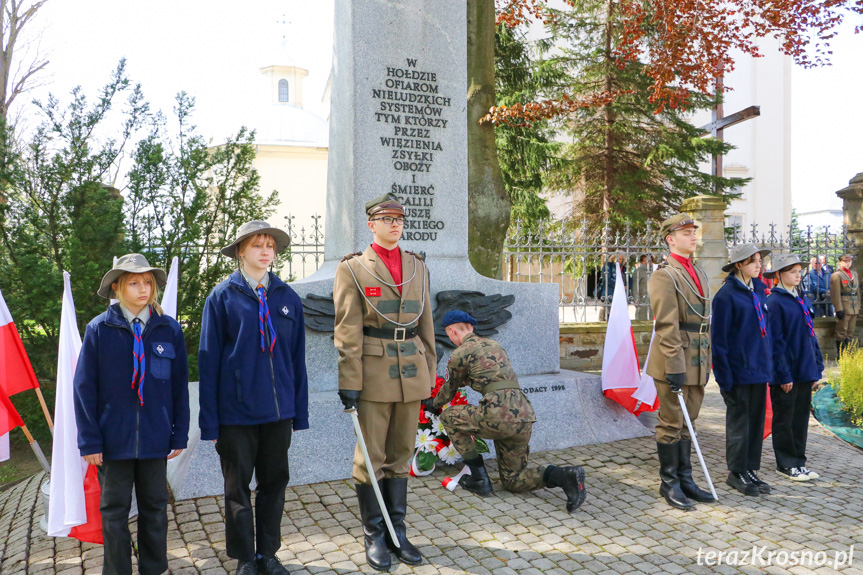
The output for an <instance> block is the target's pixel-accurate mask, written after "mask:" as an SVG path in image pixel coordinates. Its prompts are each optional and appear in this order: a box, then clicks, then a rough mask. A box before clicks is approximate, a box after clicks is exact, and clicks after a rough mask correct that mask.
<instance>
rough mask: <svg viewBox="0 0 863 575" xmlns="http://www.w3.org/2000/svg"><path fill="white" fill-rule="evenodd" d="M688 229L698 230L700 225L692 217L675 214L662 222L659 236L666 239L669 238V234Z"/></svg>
mask: <svg viewBox="0 0 863 575" xmlns="http://www.w3.org/2000/svg"><path fill="white" fill-rule="evenodd" d="M688 227H692V228H698V224H696V223H695V220H693V219H692V216H690V215H689V214H685V213H683V214H675V215H673V216H671V217H670V218H668V219H667V220H665V221H664V222H662V226H661V227H660V228H659V236H660V237H661V238H662V239H665V238H666V237H668V234H670V233H672V232H676V231H677V230H681V229H683V228H688Z"/></svg>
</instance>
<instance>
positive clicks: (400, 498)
mask: <svg viewBox="0 0 863 575" xmlns="http://www.w3.org/2000/svg"><path fill="white" fill-rule="evenodd" d="M366 213H367V215H368V217H369V223H368V225H369V230H371V231H372V233H373V234H374V243H373V244H372V245H371V246H369V247H368V248H367V249H366V250H365V251H364V252H362V253H356V254H350V255H348V256H346V257H345V259H344V260H342V262H341V263H340V264H339V266H338V268H337V269H336V277H335V285H334V287H333V299H334V302H335V309H336V320H335V345H336V349H338V352H339V397H340V398H341V400H342V403H343V404H344V406H345V408H346V409H350V408H352V407H355V408H357V415H358V417H359V421H360V426H361V428H362V431H363V436H364V438H365V441H366V445H367V447H368V451H369V457H370V458H371V463H372V467H373V468H374V469H372V470H369V469H366V466H365V463H364V461H363V456H362V452H361V451H360V449H359V446H357V449H356V451H355V453H354V471H353V476H354V481H355V482H356V488H357V499H358V500H359V504H360V514H361V516H362V522H363V532H364V534H365V538H364V540H365V549H366V559H367V560H368V562H369V564H370V565H371V566H372V567H374V568H375V569H379V570H383V571H386V570H387V569H389V567H390V565H391V560H390V555H389V551H388V547H389V549H392V550H393V551H394V552H395V553H396V556H397V557H398V558H399V559H400V560H401V561H402V562H404V563H408V564H410V565H417V564H419V563H421V562H422V555H420V552H419V551H418V550H417V548H416V547H415V546H413V545H412V544H411V543H410V541H408V540H407V537H406V530H405V524H404V518H405V514H406V512H407V478H408V475H409V474H410V459H411V456H412V455H413V453H414V444H415V441H416V432H417V424H418V422H419V418H418V415H419V410H420V402H421V401H422V400H423V399H425V398H427V397H428V396H429V394H430V392H431V388H432V386H433V385H434V380H435V372H436V368H437V357H436V354H435V346H434V324H433V321H432V307H431V295H430V293H429V274H428V268H427V267H426V265H425V262H424V261H423V258H422V257H420V256H418V255H416V254H413V253H411V252H407V251H404V250H402V249H401V248H399V246H398V241H399V239H400V238H401V235H402V231H403V230H404V217H405V212H404V208H403V207H402V205H401V204H400V203H399V202H398V200H397V199H396V198H395V196H393V195H391V194H387V195H385V196H383V197H381V198H378V199H376V200H372V201H371V202H369V203H367V204H366ZM372 481H379V482H380V487H381V491H382V493H383V497H384V502H385V504H386V507H387V510H388V511H389V516H390V519H391V520H392V523H393V526H394V528H395V531H396V534H397V536H398V539H399V545H400V547H399V548H396V547H395V545H394V544H393V542H392V541H390V539H389V533H388V532H387V529H386V524H385V522H384V519H383V513H382V511H381V509H380V506H379V505H378V502H377V499H376V497H375V494H374V490H373V488H372V484H371V482H372Z"/></svg>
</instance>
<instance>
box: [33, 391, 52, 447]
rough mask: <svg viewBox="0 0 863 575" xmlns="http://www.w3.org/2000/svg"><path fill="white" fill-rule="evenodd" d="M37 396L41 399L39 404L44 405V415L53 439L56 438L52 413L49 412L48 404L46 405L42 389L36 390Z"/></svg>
mask: <svg viewBox="0 0 863 575" xmlns="http://www.w3.org/2000/svg"><path fill="white" fill-rule="evenodd" d="M35 389H36V395H37V396H38V397H39V403H41V404H42V413H44V414H45V420H46V421H47V422H48V430H49V431H50V432H51V437H54V420H52V419H51V412H50V411H48V404H47V403H45V397H44V396H43V395H42V389H41V388H38V387H37V388H35Z"/></svg>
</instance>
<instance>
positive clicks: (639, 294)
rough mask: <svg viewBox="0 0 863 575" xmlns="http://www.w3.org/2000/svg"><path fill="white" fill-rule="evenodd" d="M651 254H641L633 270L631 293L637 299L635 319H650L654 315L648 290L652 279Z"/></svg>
mask: <svg viewBox="0 0 863 575" xmlns="http://www.w3.org/2000/svg"><path fill="white" fill-rule="evenodd" d="M651 273H652V272H651V269H650V256H648V255H647V254H641V256H639V258H638V264H636V266H635V270H633V272H632V286H631V293H632V295H633V299H634V300H635V304H636V308H635V319H637V320H649V319H651V318H652V317H653V314H652V313H651V311H650V295H649V294H648V292H647V281H648V280H649V279H650V274H651Z"/></svg>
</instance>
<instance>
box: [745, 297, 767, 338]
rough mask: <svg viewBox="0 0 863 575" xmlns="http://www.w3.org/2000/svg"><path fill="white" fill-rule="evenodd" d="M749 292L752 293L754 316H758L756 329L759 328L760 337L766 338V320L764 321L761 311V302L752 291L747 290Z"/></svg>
mask: <svg viewBox="0 0 863 575" xmlns="http://www.w3.org/2000/svg"><path fill="white" fill-rule="evenodd" d="M749 291H750V292H752V300H753V301H754V302H755V314H756V315H757V316H758V327H759V328H761V337H766V336H767V320H765V319H764V312H762V311H761V300H759V299H758V295H757V294H756V293H755V290H754V289H752V288H749Z"/></svg>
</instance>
